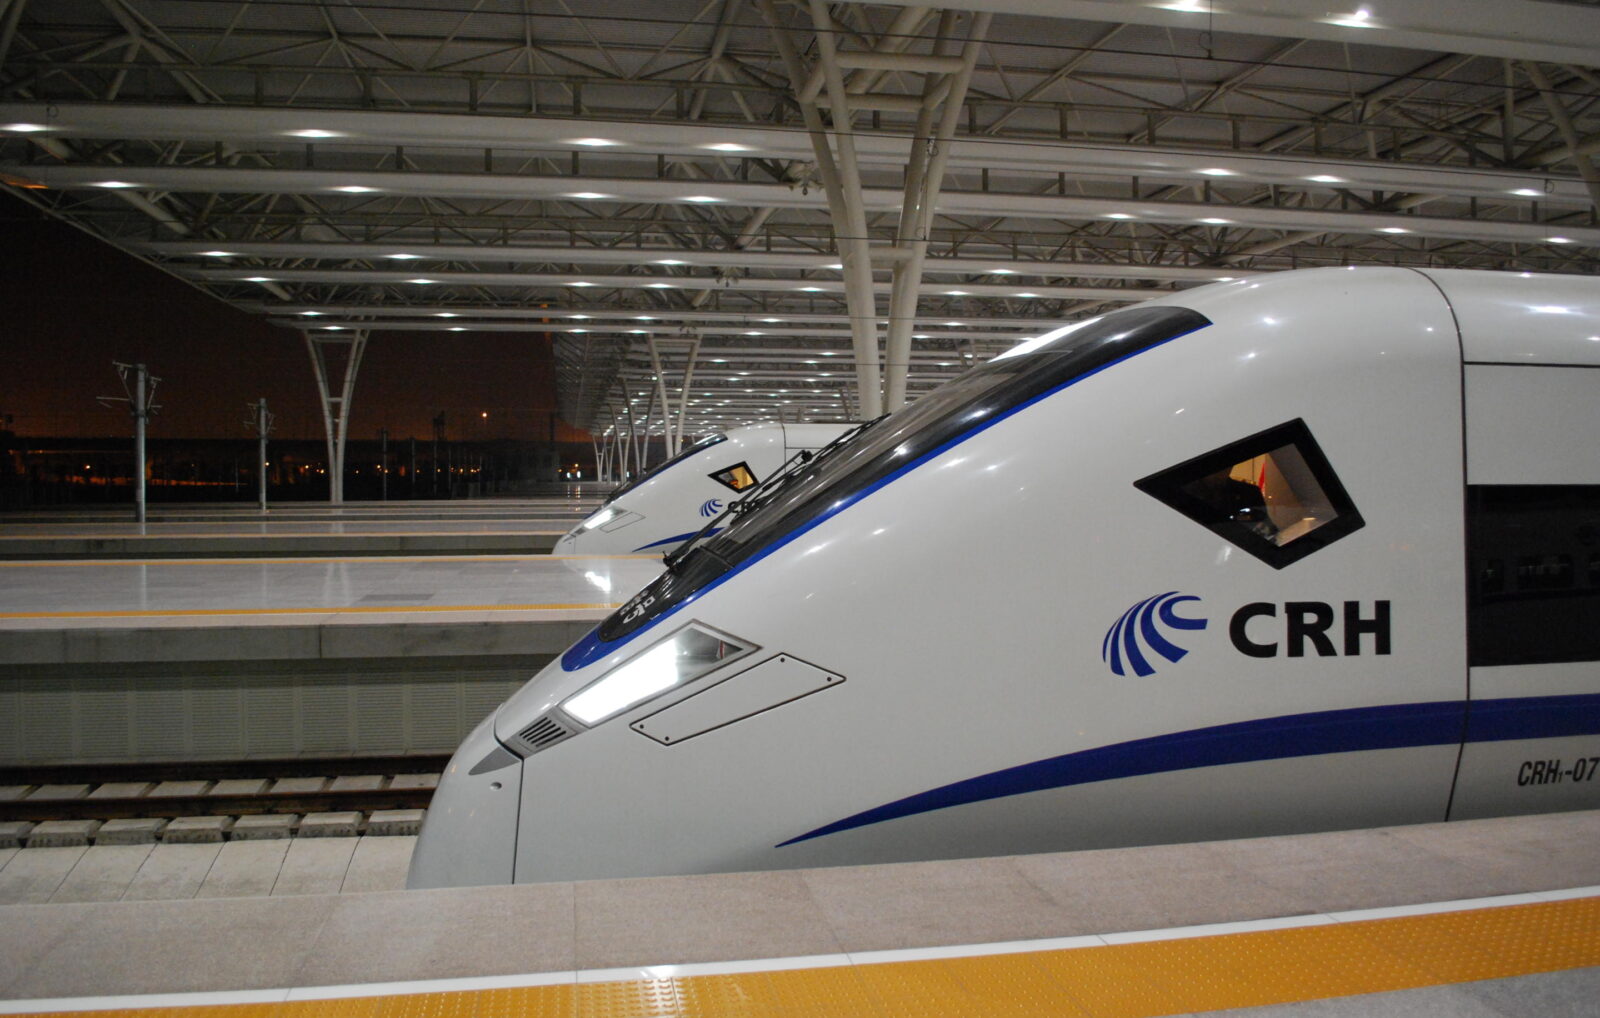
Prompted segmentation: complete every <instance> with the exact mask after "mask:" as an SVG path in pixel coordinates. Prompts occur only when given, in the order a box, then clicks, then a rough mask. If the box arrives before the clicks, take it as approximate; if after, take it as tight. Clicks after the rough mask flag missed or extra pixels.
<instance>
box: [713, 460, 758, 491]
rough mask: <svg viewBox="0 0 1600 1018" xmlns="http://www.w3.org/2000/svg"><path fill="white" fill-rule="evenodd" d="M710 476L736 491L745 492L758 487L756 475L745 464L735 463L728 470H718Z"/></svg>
mask: <svg viewBox="0 0 1600 1018" xmlns="http://www.w3.org/2000/svg"><path fill="white" fill-rule="evenodd" d="M708 476H710V478H711V479H712V480H713V481H716V482H717V483H718V484H722V485H726V486H727V487H729V488H732V489H733V490H734V491H744V490H745V489H746V488H753V487H755V486H756V475H755V474H754V473H753V472H751V470H750V467H749V465H748V464H746V463H743V462H740V463H735V464H734V465H733V466H731V467H728V468H727V469H726V470H718V471H717V472H716V473H714V474H710V475H708Z"/></svg>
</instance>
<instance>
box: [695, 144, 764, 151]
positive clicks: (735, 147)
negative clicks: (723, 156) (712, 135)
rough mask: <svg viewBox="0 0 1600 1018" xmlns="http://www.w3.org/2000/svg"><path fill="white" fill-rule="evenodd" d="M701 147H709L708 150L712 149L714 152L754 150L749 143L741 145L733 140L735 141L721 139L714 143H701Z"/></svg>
mask: <svg viewBox="0 0 1600 1018" xmlns="http://www.w3.org/2000/svg"><path fill="white" fill-rule="evenodd" d="M700 147H701V148H703V149H708V150H710V151H712V152H752V151H754V149H752V148H751V147H750V146H749V145H740V144H739V143H738V142H733V141H719V142H714V143H712V144H710V145H701V146H700Z"/></svg>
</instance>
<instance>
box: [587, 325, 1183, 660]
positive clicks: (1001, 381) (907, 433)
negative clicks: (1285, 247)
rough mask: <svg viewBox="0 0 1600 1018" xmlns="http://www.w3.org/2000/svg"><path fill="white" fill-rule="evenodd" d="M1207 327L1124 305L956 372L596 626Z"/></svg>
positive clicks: (647, 607) (633, 626)
mask: <svg viewBox="0 0 1600 1018" xmlns="http://www.w3.org/2000/svg"><path fill="white" fill-rule="evenodd" d="M1209 324H1211V323H1210V320H1209V319H1207V318H1206V317H1205V316H1204V315H1201V314H1200V313H1198V312H1196V311H1191V310H1189V309H1187V308H1179V307H1133V308H1129V309H1127V310H1124V311H1115V312H1112V313H1110V314H1106V315H1102V316H1100V317H1098V318H1091V319H1089V320H1087V321H1085V322H1081V323H1077V324H1075V325H1073V326H1069V327H1067V328H1065V329H1058V330H1056V332H1054V333H1050V334H1046V335H1045V336H1041V337H1040V338H1039V339H1037V340H1033V341H1029V342H1028V343H1024V344H1023V345H1021V346H1019V347H1017V348H1015V349H1014V350H1012V351H1009V352H1008V353H1007V354H1002V355H1001V356H999V357H997V358H995V359H994V360H992V361H989V362H988V363H987V364H983V365H981V366H979V367H976V368H973V369H972V370H971V371H968V372H966V373H965V374H962V375H960V376H958V377H957V378H955V379H953V380H951V381H950V382H947V383H946V384H944V385H942V386H940V387H939V388H937V389H935V390H934V391H933V392H930V393H929V394H928V395H926V396H923V397H922V398H921V399H919V400H917V401H916V402H915V403H912V404H910V405H908V406H906V407H904V408H902V409H900V410H897V411H895V412H894V413H893V414H890V415H889V416H887V417H885V418H883V419H882V420H880V421H879V422H877V423H875V424H873V425H872V426H871V427H869V428H868V429H866V430H865V431H864V432H863V433H862V434H861V435H859V436H858V437H856V439H855V440H854V441H852V442H851V443H850V444H849V445H847V446H845V447H844V448H841V449H839V450H837V451H836V452H834V453H833V454H832V455H829V456H823V457H820V458H818V459H817V460H816V461H815V462H814V463H813V464H811V465H809V466H808V467H806V468H803V469H802V470H801V471H799V472H797V473H796V475H795V476H794V477H793V478H792V480H790V481H789V483H786V484H785V485H783V487H782V488H781V489H780V490H778V491H777V492H775V493H774V495H773V496H772V497H771V499H770V500H768V501H766V502H764V503H763V504H762V505H761V507H760V508H759V509H757V510H756V511H754V512H750V513H746V514H743V515H740V516H739V517H737V518H736V519H735V520H734V522H733V523H732V524H730V525H729V526H728V528H727V529H726V530H724V531H723V532H722V533H721V534H718V535H717V536H716V537H715V538H713V539H712V540H710V541H707V542H706V543H705V544H704V545H701V546H700V547H698V548H696V549H695V550H694V551H693V552H692V553H690V554H689V555H688V556H686V557H685V558H684V559H683V560H682V561H681V562H680V563H678V564H677V566H676V567H675V568H674V569H672V570H669V571H668V572H666V573H663V574H662V575H661V576H659V577H657V578H656V580H655V581H654V582H652V583H651V584H649V585H648V586H646V587H645V588H644V590H642V591H640V592H639V593H638V594H637V595H635V596H634V598H633V600H631V601H629V602H628V603H627V604H625V605H623V606H622V608H620V609H619V610H618V611H617V612H616V613H615V614H613V615H612V616H611V617H610V618H608V619H606V621H605V622H604V623H602V624H601V626H600V629H599V633H598V636H599V637H600V639H602V640H605V641H611V640H616V639H620V638H621V637H623V636H626V635H627V634H629V633H631V632H633V631H635V630H637V629H640V628H642V627H643V626H645V625H647V624H648V623H649V622H650V620H652V619H654V618H658V617H660V616H661V615H664V614H666V613H667V612H668V611H670V610H671V609H672V608H673V607H675V606H676V605H678V604H680V603H682V602H683V601H684V600H685V599H686V598H688V597H689V596H690V595H692V594H693V593H694V592H696V591H698V590H700V589H702V588H704V587H705V586H706V585H707V584H709V583H712V582H714V581H715V580H716V579H717V578H718V577H720V576H722V575H724V574H725V573H727V572H729V571H730V570H732V569H734V568H736V567H737V566H738V565H740V564H741V563H743V562H746V561H748V560H749V559H751V558H753V557H755V556H756V555H758V554H760V553H761V552H762V551H764V550H765V549H767V548H769V547H772V546H773V545H775V544H776V543H779V542H781V541H783V540H784V538H786V537H787V536H789V535H791V534H795V533H797V532H798V531H800V530H801V529H803V528H805V527H806V526H807V525H808V524H811V523H814V522H816V521H818V520H820V519H822V518H823V517H825V516H827V515H829V514H831V513H833V512H835V511H837V510H838V509H840V508H842V507H843V506H844V505H846V504H848V503H850V502H852V501H854V500H855V499H856V498H859V497H861V496H862V495H864V494H866V493H867V492H868V491H870V490H871V489H873V488H875V487H876V486H878V485H879V484H880V483H882V482H885V481H887V480H889V479H891V478H892V477H893V476H894V475H896V474H898V473H900V472H902V471H904V470H906V469H909V468H910V467H911V466H913V465H915V464H916V463H918V462H920V461H921V460H922V459H924V458H925V457H927V456H928V455H930V454H932V453H934V452H935V451H937V450H938V449H940V448H941V447H943V446H945V445H947V444H949V443H951V442H955V441H959V440H960V439H962V438H964V437H966V436H967V435H969V434H972V433H974V432H976V431H979V430H981V429H982V428H984V427H986V426H987V425H988V424H990V423H992V422H993V421H995V420H998V419H999V418H1001V417H1003V416H1005V415H1006V414H1008V413H1011V412H1013V411H1016V410H1019V409H1021V408H1023V407H1024V406H1027V405H1028V404H1030V403H1033V402H1035V401H1037V400H1039V399H1042V398H1044V397H1045V396H1048V395H1050V394H1051V393H1053V392H1055V391H1056V390H1058V389H1060V388H1062V387H1064V386H1066V385H1068V384H1069V383H1071V382H1073V381H1075V380H1077V379H1079V378H1082V377H1083V376H1085V375H1087V374H1089V373H1091V372H1093V371H1096V370H1098V369H1100V368H1103V367H1106V366H1107V365H1109V364H1111V363H1112V362H1114V361H1117V360H1120V359H1122V358H1124V357H1127V356H1130V355H1132V354H1135V353H1138V352H1139V351H1141V350H1144V349H1147V348H1149V347H1152V346H1155V345H1157V344H1159V343H1164V342H1166V341H1167V340H1170V339H1176V338H1177V337H1179V336H1182V335H1184V334H1185V333H1189V332H1193V331H1195V330H1196V329H1200V328H1203V327H1205V326H1207V325H1209Z"/></svg>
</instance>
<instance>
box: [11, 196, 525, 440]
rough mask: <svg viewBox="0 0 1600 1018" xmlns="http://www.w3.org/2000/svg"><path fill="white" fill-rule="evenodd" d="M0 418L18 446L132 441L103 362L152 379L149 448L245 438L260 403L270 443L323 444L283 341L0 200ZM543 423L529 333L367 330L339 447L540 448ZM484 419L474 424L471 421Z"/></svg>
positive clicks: (305, 363)
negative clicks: (424, 441)
mask: <svg viewBox="0 0 1600 1018" xmlns="http://www.w3.org/2000/svg"><path fill="white" fill-rule="evenodd" d="M0 237H3V243H0V309H3V313H0V413H4V414H10V415H12V416H13V417H14V419H15V420H14V423H13V425H12V428H13V429H14V430H15V431H16V432H17V434H19V435H25V436H35V437H44V436H118V435H124V434H131V433H132V422H131V421H129V420H128V418H127V415H126V412H125V411H122V410H120V409H119V410H112V409H106V408H103V407H101V406H100V405H99V404H98V403H96V402H95V397H96V396H103V395H118V396H120V395H122V391H121V385H120V383H119V382H118V381H117V376H116V373H115V371H114V370H113V368H112V365H111V362H112V361H113V360H120V361H140V360H142V361H144V363H145V364H147V365H148V366H149V368H150V372H151V373H152V374H154V375H157V376H159V377H160V378H161V379H162V382H161V385H160V387H159V388H158V390H157V392H156V402H157V403H159V404H161V405H162V407H163V409H162V411H161V413H160V414H159V415H157V417H155V418H154V419H153V420H152V421H151V425H150V434H151V436H152V437H159V438H240V437H247V436H248V435H250V434H251V432H250V431H248V430H247V429H246V428H245V426H244V424H243V421H244V419H245V417H246V416H247V415H248V413H249V411H248V410H247V408H246V406H245V404H247V403H252V402H254V401H255V400H256V399H259V398H260V397H263V396H265V397H266V399H267V405H268V407H269V408H270V409H271V410H272V412H273V413H274V414H275V415H276V416H277V426H276V428H275V430H274V431H273V437H275V438H288V439H317V438H321V437H322V436H323V430H322V418H321V409H320V407H319V404H318V400H317V388H316V381H315V377H314V375H313V374H312V370H311V360H310V357H309V355H308V354H307V352H306V349H305V343H304V341H303V340H302V339H301V337H300V334H299V333H298V332H295V331H292V330H288V329H280V328H275V327H273V326H270V325H268V324H266V322H265V321H263V320H262V319H260V318H257V317H255V316H252V315H247V314H245V313H244V312H241V311H237V310H234V309H233V308H231V307H229V306H228V305H226V304H223V303H222V302H221V301H218V300H216V299H214V298H212V297H209V296H207V295H206V294H203V293H201V292H200V291H198V290H196V289H194V288H193V287H191V286H189V285H188V284H186V283H183V282H181V281H179V280H177V279H175V278H173V277H172V276H169V275H167V274H166V273H164V272H161V271H160V270H158V269H154V268H152V267H150V266H148V265H145V264H144V263H142V262H140V261H138V260H137V259H134V258H132V257H131V256H129V255H126V254H123V253H122V252H120V251H117V250H116V249H114V248H112V247H111V246H109V245H107V244H105V243H103V242H101V241H99V240H96V239H95V238H93V237H91V236H89V235H88V234H85V233H83V232H81V231H79V230H77V229H75V228H73V227H71V226H68V225H66V224H65V223H61V222H59V221H57V220H53V219H50V218H49V217H47V216H45V215H44V214H43V213H41V212H39V211H38V210H36V209H34V208H33V207H32V206H31V205H29V204H27V203H26V202H24V201H22V200H20V199H17V198H15V197H13V196H11V195H9V194H0ZM554 410H555V387H554V370H553V364H552V359H551V353H550V345H549V341H548V339H547V338H546V337H545V336H544V335H542V334H539V333H504V332H502V333H462V334H452V333H431V332H422V333H381V332H375V333H374V334H373V336H372V338H371V340H370V341H369V342H368V344H367V352H366V357H365V360H364V361H363V362H362V365H361V371H360V374H359V375H358V376H357V382H356V390H355V397H354V411H353V414H352V420H351V427H350V437H351V438H352V439H371V438H376V437H377V434H378V429H379V428H380V427H388V428H389V433H390V436H391V438H392V439H403V438H405V437H407V436H415V437H417V438H419V439H421V438H428V437H431V435H432V426H431V424H430V423H429V422H430V421H432V419H433V418H434V417H435V415H437V414H439V413H441V412H443V413H444V414H445V415H446V428H447V430H446V436H447V437H448V438H450V439H498V438H514V439H533V440H540V439H545V438H547V437H548V435H549V415H550V414H551V413H552V412H553V411H554ZM485 411H487V412H488V414H489V417H488V419H487V420H485V419H484V418H482V417H481V416H480V415H481V414H482V413H483V412H485Z"/></svg>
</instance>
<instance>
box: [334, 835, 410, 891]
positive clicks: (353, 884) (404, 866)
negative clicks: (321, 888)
mask: <svg viewBox="0 0 1600 1018" xmlns="http://www.w3.org/2000/svg"><path fill="white" fill-rule="evenodd" d="M355 843H356V850H355V854H354V855H353V856H351V858H350V868H349V869H348V870H346V871H345V875H344V886H342V887H341V888H340V889H339V890H340V891H341V892H342V893H344V894H357V893H361V892H366V891H403V890H405V887H406V873H407V871H408V870H409V869H410V868H411V852H412V850H413V849H415V848H416V847H417V836H416V835H414V834H411V835H391V836H385V837H372V836H368V837H363V838H356V839H355Z"/></svg>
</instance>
